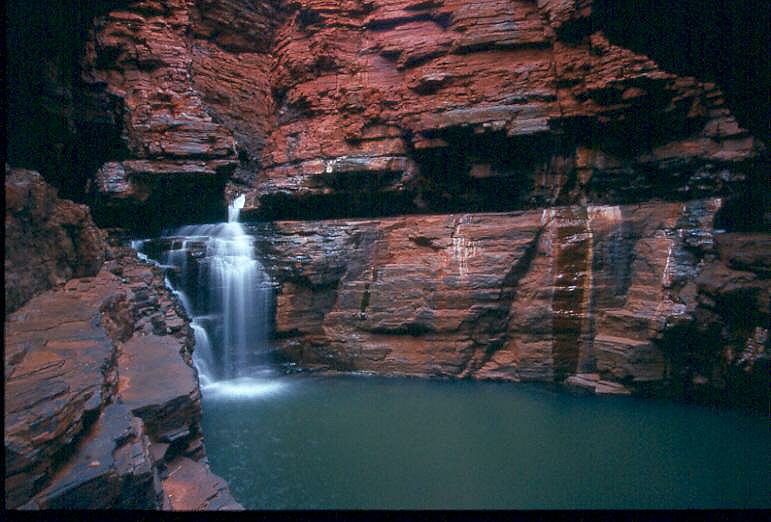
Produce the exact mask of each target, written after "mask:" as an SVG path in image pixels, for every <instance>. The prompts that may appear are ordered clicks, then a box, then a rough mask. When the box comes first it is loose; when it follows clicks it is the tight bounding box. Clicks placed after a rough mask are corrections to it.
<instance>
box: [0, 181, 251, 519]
mask: <svg viewBox="0 0 771 522" xmlns="http://www.w3.org/2000/svg"><path fill="white" fill-rule="evenodd" d="M20 176H23V177H24V179H26V180H28V181H29V180H31V181H32V184H31V185H22V184H21V183H20V181H19V177H20ZM38 178H39V176H37V175H36V174H35V173H29V172H16V173H12V175H11V176H9V177H8V178H7V179H6V194H7V197H9V198H10V201H15V200H17V199H18V200H20V201H27V202H31V203H29V205H28V206H26V207H23V208H24V209H26V214H24V213H19V212H16V213H15V214H14V216H15V217H16V218H17V219H20V218H19V216H20V215H25V216H27V218H29V215H31V216H33V217H34V216H39V214H41V213H42V215H43V216H45V217H47V218H51V216H54V218H55V217H56V216H58V215H59V214H58V212H59V211H60V209H65V210H73V209H74V210H73V212H75V214H76V215H77V216H79V217H80V218H81V219H82V221H80V222H77V221H76V222H74V223H73V226H72V230H73V231H74V232H77V231H79V230H80V231H81V234H82V231H83V230H86V231H89V230H91V231H95V230H96V229H95V227H94V225H93V223H92V222H91V219H90V216H89V213H88V211H87V210H86V209H83V208H81V207H80V206H77V205H74V204H72V203H71V202H68V201H62V200H57V199H56V198H54V196H53V195H52V191H51V189H50V187H48V186H47V185H45V184H44V183H43V182H42V181H40V180H39V179H38ZM9 186H10V188H11V189H12V190H8V187H9ZM20 187H26V190H28V192H25V194H26V195H27V196H26V199H25V198H21V197H20V194H21V192H22V189H21V188H20ZM30 187H31V189H30ZM40 205H44V206H43V207H42V208H41V206H40ZM9 207H11V205H9ZM14 208H15V207H14ZM52 209H53V211H51V210H52ZM45 211H51V212H45ZM78 212H79V213H78ZM28 214H29V215H28ZM35 219H38V218H35ZM52 221H53V222H54V223H56V220H55V219H53V218H52V219H38V220H37V221H35V220H34V219H32V220H31V221H30V220H29V219H28V221H27V222H26V223H27V225H28V229H27V233H28V235H27V237H26V239H25V241H27V242H28V241H34V240H35V239H36V238H37V239H38V240H39V244H40V245H41V246H43V247H45V248H48V247H49V245H48V244H47V243H45V241H44V240H45V238H46V237H48V235H53V237H54V239H56V237H58V236H56V233H59V232H60V229H59V228H57V227H54V226H53V225H52V224H51V223H52ZM12 224H13V223H12ZM6 225H8V222H7V223H6ZM64 226H65V227H66V223H65V225H64ZM76 237H77V236H76ZM96 237H98V238H99V240H100V241H103V236H102V235H97V236H96ZM40 238H43V240H40ZM6 241H11V243H12V245H13V247H14V248H15V249H17V250H19V251H21V250H20V249H22V248H27V246H28V243H27V242H23V243H22V244H21V245H20V244H17V243H14V241H13V238H9V237H8V236H7V237H6ZM80 244H81V245H82V244H83V243H82V242H81V243H80ZM67 246H68V244H67V243H66V242H62V244H61V245H59V249H58V250H57V248H54V247H53V246H51V247H50V248H49V251H48V252H40V253H38V252H37V251H36V250H35V249H30V250H29V251H28V252H29V253H28V255H29V256H32V259H36V257H35V256H43V257H45V258H46V259H47V258H50V257H53V258H54V259H56V256H58V255H59V254H60V253H61V251H62V249H65V248H67ZM91 247H93V250H89V255H90V256H91V257H90V259H96V258H98V259H99V260H100V261H99V263H98V264H96V263H95V264H96V266H95V267H93V268H94V274H93V275H92V276H90V277H75V278H72V279H70V280H69V281H67V282H66V283H65V284H64V285H60V286H58V287H56V288H54V289H51V290H48V291H45V292H43V293H39V292H38V293H39V295H37V296H35V297H33V298H32V299H30V300H29V301H28V302H27V303H26V304H24V306H22V307H21V308H19V309H18V310H16V311H15V312H14V313H11V314H10V315H8V316H6V322H5V332H4V341H5V375H4V377H5V380H4V397H5V401H4V402H5V412H4V413H5V417H4V419H5V464H6V465H5V473H6V475H5V500H6V505H7V506H8V507H9V508H23V509H57V508H81V509H85V508H89V509H93V508H115V507H117V508H131V509H159V508H168V509H186V510H190V509H237V508H239V507H240V506H239V505H238V504H237V503H236V502H235V501H234V500H233V498H232V497H231V496H230V493H229V492H228V489H227V485H226V484H224V482H223V481H222V480H221V479H219V478H218V477H216V476H214V475H213V474H211V472H210V471H209V470H208V466H207V464H206V460H205V452H204V448H203V440H202V435H201V431H200V416H201V405H200V392H199V390H198V378H197V374H196V372H195V370H194V369H193V368H192V366H191V360H190V353H191V350H192V348H193V346H192V345H193V340H192V339H193V336H192V334H191V331H190V328H189V326H188V323H187V320H186V319H185V316H184V313H181V312H180V311H179V310H180V309H179V308H178V306H177V304H176V301H175V300H174V298H173V297H172V296H171V295H170V294H169V293H168V291H167V290H166V289H165V287H164V283H163V277H162V274H161V273H160V271H159V269H157V268H155V267H152V266H147V265H143V264H141V263H140V262H138V260H137V259H136V257H135V254H134V252H133V251H132V250H130V249H126V248H118V247H115V248H108V247H107V245H106V243H104V242H95V243H94V244H92V245H91ZM46 256H47V257H46ZM104 258H106V259H107V260H106V262H104V263H103V264H102V263H101V259H104ZM65 259H66V257H65ZM6 262H7V260H6ZM99 265H101V266H99ZM83 266H86V267H87V266H88V265H87V264H85V263H84V264H83ZM18 269H19V267H17V270H18ZM68 274H69V275H72V274H71V273H68ZM76 274H77V272H76ZM81 275H82V274H81ZM34 290H36V288H35V287H31V289H29V291H30V292H32V291H34ZM180 314H181V315H180ZM175 470H185V472H184V473H183V474H182V475H181V476H175V473H174V472H175ZM181 477H187V478H181ZM188 479H190V480H195V481H197V482H200V484H188V483H187V482H186V481H187V480H188ZM191 488H193V489H195V488H197V490H198V493H197V494H188V495H186V496H183V497H182V499H180V498H173V497H172V495H174V494H177V492H180V491H186V490H190V489H191Z"/></svg>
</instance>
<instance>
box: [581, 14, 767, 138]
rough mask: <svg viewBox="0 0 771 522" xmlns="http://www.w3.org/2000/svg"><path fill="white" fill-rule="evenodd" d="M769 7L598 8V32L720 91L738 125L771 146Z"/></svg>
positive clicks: (595, 16) (596, 22)
mask: <svg viewBox="0 0 771 522" xmlns="http://www.w3.org/2000/svg"><path fill="white" fill-rule="evenodd" d="M770 5H771V4H769V2H768V1H767V0H749V1H745V2H737V1H735V0H678V1H677V2H672V1H670V0H595V1H594V8H593V9H594V12H593V18H592V20H593V25H594V27H593V29H594V30H602V31H603V32H604V33H605V34H606V36H607V37H608V39H609V40H610V41H611V43H613V44H616V45H619V46H621V47H625V48H628V49H631V50H633V51H635V52H637V53H642V54H646V55H647V56H649V57H650V58H651V59H653V60H654V61H655V62H656V63H658V64H659V65H660V66H661V67H662V68H663V69H664V70H667V71H670V72H673V73H676V74H678V75H684V76H694V77H696V78H698V79H699V80H702V81H712V82H715V83H717V85H719V86H720V87H721V89H722V90H723V92H724V94H725V96H726V99H727V101H728V106H729V107H730V108H731V111H732V112H733V113H734V115H735V116H736V118H737V119H738V120H739V122H740V123H741V124H742V126H744V127H745V128H747V129H748V130H750V132H751V133H752V134H753V135H754V136H756V137H757V138H760V139H762V140H764V141H765V142H766V143H768V138H769V125H768V122H769V116H770V112H769V96H768V93H769V65H768V49H769V32H768V27H769V24H770V23H771V20H769V11H771V9H769V6H770Z"/></svg>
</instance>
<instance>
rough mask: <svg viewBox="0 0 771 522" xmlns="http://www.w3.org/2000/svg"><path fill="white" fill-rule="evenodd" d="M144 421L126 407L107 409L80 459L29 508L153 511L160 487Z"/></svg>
mask: <svg viewBox="0 0 771 522" xmlns="http://www.w3.org/2000/svg"><path fill="white" fill-rule="evenodd" d="M149 446H150V443H149V440H148V439H147V437H145V436H144V433H143V426H142V421H141V420H140V419H138V418H137V417H134V416H133V415H132V414H131V411H130V410H129V409H128V408H127V407H126V406H124V405H122V404H111V405H109V406H107V407H105V409H104V411H103V412H102V415H101V416H100V417H99V420H98V421H97V423H96V425H95V426H94V429H93V430H91V432H90V433H89V434H88V436H86V437H85V439H84V440H83V441H81V443H80V445H79V447H78V450H77V453H76V455H75V458H74V459H72V460H71V461H70V462H69V463H68V464H67V465H66V466H65V467H64V468H63V469H62V470H61V471H60V472H59V473H58V474H57V476H56V477H54V479H53V481H52V482H51V484H49V486H48V487H47V488H46V489H44V490H43V491H42V492H41V493H40V494H38V495H37V496H36V498H35V499H34V500H33V501H32V502H31V503H30V504H28V505H26V506H25V507H28V508H29V507H37V508H40V509H107V508H115V507H117V508H126V509H152V508H155V507H157V506H158V498H159V496H160V494H161V491H160V487H159V486H160V484H159V483H158V480H157V477H156V476H155V469H154V467H153V462H152V458H151V455H150V450H149Z"/></svg>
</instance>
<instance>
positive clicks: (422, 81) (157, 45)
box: [84, 0, 761, 219]
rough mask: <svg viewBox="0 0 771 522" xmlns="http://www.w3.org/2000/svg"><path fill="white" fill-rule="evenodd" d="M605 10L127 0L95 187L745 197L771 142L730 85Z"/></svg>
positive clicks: (90, 69) (101, 54)
mask: <svg viewBox="0 0 771 522" xmlns="http://www.w3.org/2000/svg"><path fill="white" fill-rule="evenodd" d="M591 14H592V2H590V1H582V2H572V1H571V2H565V1H548V0H538V1H534V0H476V1H473V2H468V1H458V0H431V1H428V2H426V1H420V2H418V1H413V0H403V1H385V0H347V1H345V2H326V1H320V0H298V1H294V2H281V1H273V2H268V1H265V2H237V1H224V0H223V1H216V0H206V1H197V2H192V1H189V0H168V1H166V2H154V1H149V0H148V1H137V2H129V3H126V4H125V5H123V7H122V8H120V9H116V10H113V11H111V12H110V13H109V14H107V15H105V16H102V17H98V18H97V19H96V22H95V24H94V26H93V31H92V34H91V37H90V38H89V40H88V42H87V52H86V57H85V59H84V78H85V80H86V81H87V82H90V83H91V84H92V85H96V86H99V88H101V89H104V90H106V92H108V93H109V94H110V95H111V96H113V97H117V99H119V100H122V105H123V115H124V116H123V135H124V138H125V140H126V143H127V149H128V153H127V154H128V157H127V158H123V159H121V160H119V161H117V160H116V161H114V162H108V163H107V164H105V165H104V166H103V167H102V169H101V170H100V171H99V173H98V175H97V179H96V184H95V186H96V188H97V189H98V192H99V193H100V194H101V196H102V198H101V201H102V203H103V204H104V205H105V206H107V207H109V206H110V205H113V206H117V208H124V207H122V206H121V205H122V204H129V203H140V205H139V208H141V206H142V205H141V204H142V203H144V204H147V203H148V200H150V199H151V198H152V197H153V194H154V193H155V192H158V191H160V192H163V191H164V190H168V187H166V188H164V186H165V185H164V183H167V184H168V183H169V182H171V183H174V184H176V186H177V187H181V186H190V187H195V186H198V187H208V188H206V190H215V189H216V187H220V188H221V187H222V185H223V184H224V183H225V182H226V180H228V179H230V180H231V182H232V184H231V185H230V188H229V189H228V190H229V191H235V190H239V191H242V192H243V191H249V192H250V197H249V202H248V205H247V206H248V207H251V208H252V211H253V212H255V213H256V215H258V216H262V217H265V218H269V219H275V218H281V217H285V218H294V217H299V218H314V217H316V218H325V217H349V216H355V215H359V216H364V215H393V214H401V213H405V212H448V211H453V212H456V211H457V212H464V211H485V210H487V211H490V210H514V209H521V208H534V207H543V206H550V205H555V204H557V205H566V204H576V203H579V204H586V203H592V204H616V203H629V202H636V201H644V200H647V199H650V198H664V199H680V200H682V199H693V198H698V197H706V196H715V195H719V194H730V193H731V192H732V188H733V186H734V185H735V184H737V183H740V182H742V181H743V180H744V179H745V177H746V176H747V172H748V169H750V166H749V165H748V163H749V162H750V160H751V159H752V158H754V157H756V156H757V153H758V151H759V150H760V148H761V146H760V145H759V143H758V142H757V141H756V140H754V139H753V138H752V137H751V136H750V135H749V134H748V133H747V132H746V131H745V130H743V129H742V128H741V127H740V126H739V125H738V124H737V122H736V120H735V118H734V117H733V116H732V115H731V113H730V112H729V110H728V109H727V107H726V106H725V103H724V100H723V96H722V94H721V92H720V91H719V89H718V88H717V87H716V86H715V85H714V84H710V83H702V82H699V81H697V80H695V79H693V78H685V77H678V76H676V75H674V74H670V73H668V72H666V71H663V70H661V69H660V68H659V67H658V66H657V65H656V64H655V63H654V62H653V61H651V60H650V59H648V58H647V57H645V56H642V55H637V54H634V53H633V52H631V51H629V50H626V49H623V48H620V47H618V46H615V45H613V44H611V43H609V42H608V40H607V39H606V38H605V37H604V36H603V34H602V33H601V32H599V31H596V32H592V23H591V20H592V19H591ZM162 180H165V181H162ZM169 180H172V181H169ZM239 185H240V187H239ZM179 190H181V189H179ZM201 190H203V189H201ZM193 193H194V192H193ZM247 213H248V209H247Z"/></svg>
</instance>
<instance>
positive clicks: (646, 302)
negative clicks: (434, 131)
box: [253, 199, 771, 407]
mask: <svg viewBox="0 0 771 522" xmlns="http://www.w3.org/2000/svg"><path fill="white" fill-rule="evenodd" d="M721 205H722V201H721V200H720V199H708V200H693V201H689V202H686V203H645V204H640V205H623V206H587V207H555V208H551V209H546V210H538V211H526V212H517V213H504V214H460V215H436V216H407V217H401V218H387V219H378V220H365V221H324V222H277V223H274V224H272V225H269V226H268V225H266V226H261V227H255V228H253V230H254V232H255V235H256V236H257V237H258V238H259V239H258V249H259V251H260V252H261V253H262V254H261V255H262V256H263V258H264V260H263V262H264V265H265V266H266V267H268V269H269V270H270V271H271V272H272V276H273V279H274V281H275V282H276V284H277V286H278V289H277V298H276V312H275V317H276V324H275V335H276V337H277V339H276V343H277V346H278V347H279V348H280V350H281V351H283V352H284V353H285V354H287V356H288V357H289V358H290V359H292V360H295V361H298V362H300V363H301V364H302V365H304V366H307V367H317V368H331V369H337V370H358V371H372V372H376V373H382V374H394V375H418V376H451V377H461V378H462V377H471V378H478V379H501V380H511V381H548V382H551V381H557V382H567V383H568V384H573V385H576V386H578V387H583V388H588V389H591V390H593V391H596V392H598V393H630V392H637V393H659V394H672V395H676V394H677V393H676V390H678V389H679V391H680V392H685V391H688V392H691V391H693V389H692V388H697V389H701V390H702V391H704V390H711V391H712V392H713V395H719V394H720V393H724V394H725V397H724V398H725V399H727V400H729V401H739V402H744V403H754V405H756V406H760V407H762V405H763V404H764V402H763V401H765V400H767V398H768V390H767V368H768V339H767V337H768V330H767V328H768V318H769V309H768V296H769V289H770V288H771V287H769V280H768V273H767V268H768V267H767V266H766V265H767V264H768V263H767V258H768V251H767V248H766V247H767V246H768V245H767V244H766V243H767V242H768V240H769V237H768V235H767V234H766V235H763V234H756V235H755V236H747V235H744V234H728V233H724V231H721V230H717V231H716V230H714V229H713V226H712V222H713V220H714V216H715V214H716V213H717V212H718V211H719V210H720V208H721ZM763 245H765V246H766V247H764V246H763ZM740 310H741V311H740ZM694 331H698V332H700V334H699V336H696V335H694ZM686 332H687V333H686ZM750 381H752V383H754V384H750ZM673 383H680V385H678V386H681V387H680V388H677V386H675V387H674V388H673V387H672V385H673ZM683 383H684V384H683ZM764 384H765V385H766V389H764ZM682 386H684V387H685V388H687V390H685V389H683V387H682ZM742 394H747V396H746V397H745V398H744V399H746V400H744V399H742V397H741V395H742Z"/></svg>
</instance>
